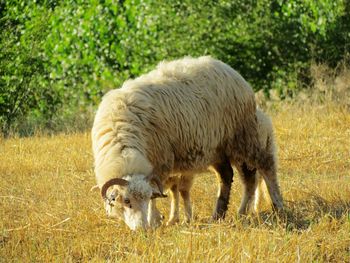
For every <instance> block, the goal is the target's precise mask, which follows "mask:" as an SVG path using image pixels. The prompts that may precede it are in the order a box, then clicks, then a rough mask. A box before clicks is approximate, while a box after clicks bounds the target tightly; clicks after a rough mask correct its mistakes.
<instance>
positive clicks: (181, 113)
mask: <svg viewBox="0 0 350 263" xmlns="http://www.w3.org/2000/svg"><path fill="white" fill-rule="evenodd" d="M255 111H256V104H255V98H254V92H253V90H252V88H251V87H250V86H249V84H248V83H247V82H246V81H245V80H244V79H243V78H242V76H241V75H239V74H238V73H237V72H236V71H235V70H233V69H232V68H231V67H229V66H228V65H226V64H225V63H223V62H221V61H218V60H215V59H213V58H211V57H200V58H190V57H186V58H183V59H179V60H175V61H171V62H162V63H160V64H159V65H158V66H157V68H156V69H155V70H153V71H151V72H149V73H148V74H145V75H142V76H141V77H139V78H136V79H134V80H129V81H126V82H125V83H124V84H123V86H122V87H121V88H120V89H116V90H112V91H110V92H108V94H106V95H105V96H104V98H103V100H102V102H101V104H100V105H99V108H98V111H97V113H96V116H95V120H94V124H93V128H92V143H93V153H94V158H95V174H96V181H97V184H98V186H99V187H100V189H101V194H102V196H103V198H104V199H105V208H106V211H107V214H108V215H110V216H118V217H120V218H122V219H123V220H124V221H125V222H126V224H127V225H128V226H129V227H130V228H131V229H136V228H138V227H143V228H146V227H148V226H149V224H150V223H152V222H153V221H154V218H153V217H154V214H155V213H153V211H155V210H156V209H155V205H154V203H155V202H150V200H151V198H156V197H162V196H164V194H163V184H164V182H165V181H166V180H167V179H168V178H169V176H170V174H175V173H182V174H184V175H185V176H186V174H191V173H192V174H193V173H196V172H200V171H204V170H206V169H207V168H208V167H209V166H212V167H213V168H214V169H215V170H216V171H217V172H218V174H219V175H220V179H221V183H220V190H219V197H218V200H217V204H216V209H215V212H214V215H213V218H215V219H217V218H223V217H224V216H225V212H226V210H227V204H228V200H229V195H230V188H231V182H232V177H233V171H232V167H231V162H239V163H245V164H246V165H247V167H252V169H253V168H254V169H258V170H259V171H260V172H261V173H262V175H263V177H264V179H265V182H266V185H267V188H268V190H269V193H270V196H271V200H272V203H273V205H274V208H275V209H282V207H283V202H282V197H281V194H280V191H279V186H278V182H277V177H276V169H275V159H274V156H273V155H271V154H270V153H268V152H267V151H266V150H264V149H261V147H260V143H259V141H258V132H257V120H256V115H255ZM107 192H108V193H107ZM149 205H150V209H149ZM242 209H243V210H245V208H242ZM148 211H150V212H149V213H148ZM155 221H157V220H155Z"/></svg>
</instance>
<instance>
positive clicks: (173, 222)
mask: <svg viewBox="0 0 350 263" xmlns="http://www.w3.org/2000/svg"><path fill="white" fill-rule="evenodd" d="M179 221H180V220H179V219H178V218H172V219H169V221H168V222H167V223H166V225H167V226H173V225H176V224H178V223H179Z"/></svg>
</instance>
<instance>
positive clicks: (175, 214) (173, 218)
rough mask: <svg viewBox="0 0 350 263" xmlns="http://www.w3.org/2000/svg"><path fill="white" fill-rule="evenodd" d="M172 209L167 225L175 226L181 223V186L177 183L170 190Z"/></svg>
mask: <svg viewBox="0 0 350 263" xmlns="http://www.w3.org/2000/svg"><path fill="white" fill-rule="evenodd" d="M170 193H171V208H170V216H169V220H168V222H167V225H168V226H169V225H174V224H176V223H178V222H179V185H178V183H175V184H173V185H172V186H171V188H170Z"/></svg>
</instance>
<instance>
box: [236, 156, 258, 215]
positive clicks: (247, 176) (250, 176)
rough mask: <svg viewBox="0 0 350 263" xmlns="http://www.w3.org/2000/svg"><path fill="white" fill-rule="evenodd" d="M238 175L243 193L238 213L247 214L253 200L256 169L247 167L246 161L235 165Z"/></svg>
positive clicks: (255, 185)
mask: <svg viewBox="0 0 350 263" xmlns="http://www.w3.org/2000/svg"><path fill="white" fill-rule="evenodd" d="M237 169H238V171H239V175H240V177H241V179H242V182H243V187H244V193H243V197H242V201H241V205H240V208H239V210H238V213H239V214H241V215H244V214H247V213H248V211H249V210H250V208H251V207H252V203H253V201H254V194H255V190H256V187H257V177H256V169H249V168H248V167H247V164H246V163H243V164H242V165H239V166H237Z"/></svg>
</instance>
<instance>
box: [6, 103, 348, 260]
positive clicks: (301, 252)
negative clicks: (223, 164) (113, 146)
mask: <svg viewBox="0 0 350 263" xmlns="http://www.w3.org/2000/svg"><path fill="white" fill-rule="evenodd" d="M269 113H270V115H271V117H272V119H273V122H274V127H275V133H276V139H277V143H278V149H279V150H278V157H279V172H278V174H279V178H280V185H281V189H282V193H283V196H284V199H285V206H286V212H285V213H284V214H283V215H281V216H280V217H279V218H277V217H276V216H274V215H273V214H272V213H271V210H270V209H269V208H268V207H267V206H265V207H264V209H263V212H262V213H261V214H260V216H259V217H257V216H251V217H246V218H238V217H237V216H236V211H237V209H238V206H239V202H240V198H241V183H240V181H239V178H238V177H237V176H235V181H234V184H233V187H232V194H231V201H230V206H229V212H228V214H227V217H226V219H225V220H224V221H222V222H214V223H213V222H210V216H211V213H212V211H213V209H214V203H215V198H216V191H217V184H216V178H215V176H214V175H212V174H210V173H208V174H203V175H199V176H198V177H197V180H196V182H195V185H194V187H193V191H192V197H193V206H194V215H195V219H194V221H193V222H192V223H191V224H190V225H185V224H179V225H176V226H171V227H166V226H163V227H160V228H158V229H156V230H155V231H149V232H142V231H138V232H131V231H130V230H129V229H128V228H127V227H126V226H125V224H124V223H122V222H119V221H117V220H113V219H108V218H106V216H105V212H104V210H103V206H102V200H101V198H100V196H99V194H98V193H96V192H90V191H89V190H90V188H91V187H92V186H93V185H94V183H95V181H94V173H93V168H92V165H93V160H92V154H91V142H90V134H88V133H86V134H74V135H57V136H52V137H49V136H35V137H31V138H10V139H1V142H0V180H1V183H0V262H87V261H89V262H350V113H349V109H346V108H344V107H340V106H336V105H331V104H328V105H324V106H312V107H311V106H305V105H304V106H300V105H299V106H298V105H294V106H293V105H287V104H280V105H277V106H275V107H274V108H272V109H270V110H269ZM159 154H161V153H159ZM159 208H160V210H161V211H162V213H163V214H164V215H165V216H166V218H167V216H168V211H169V200H162V201H161V202H160V203H159ZM181 209H182V207H181ZM181 211H182V210H181ZM181 216H183V214H181Z"/></svg>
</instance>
